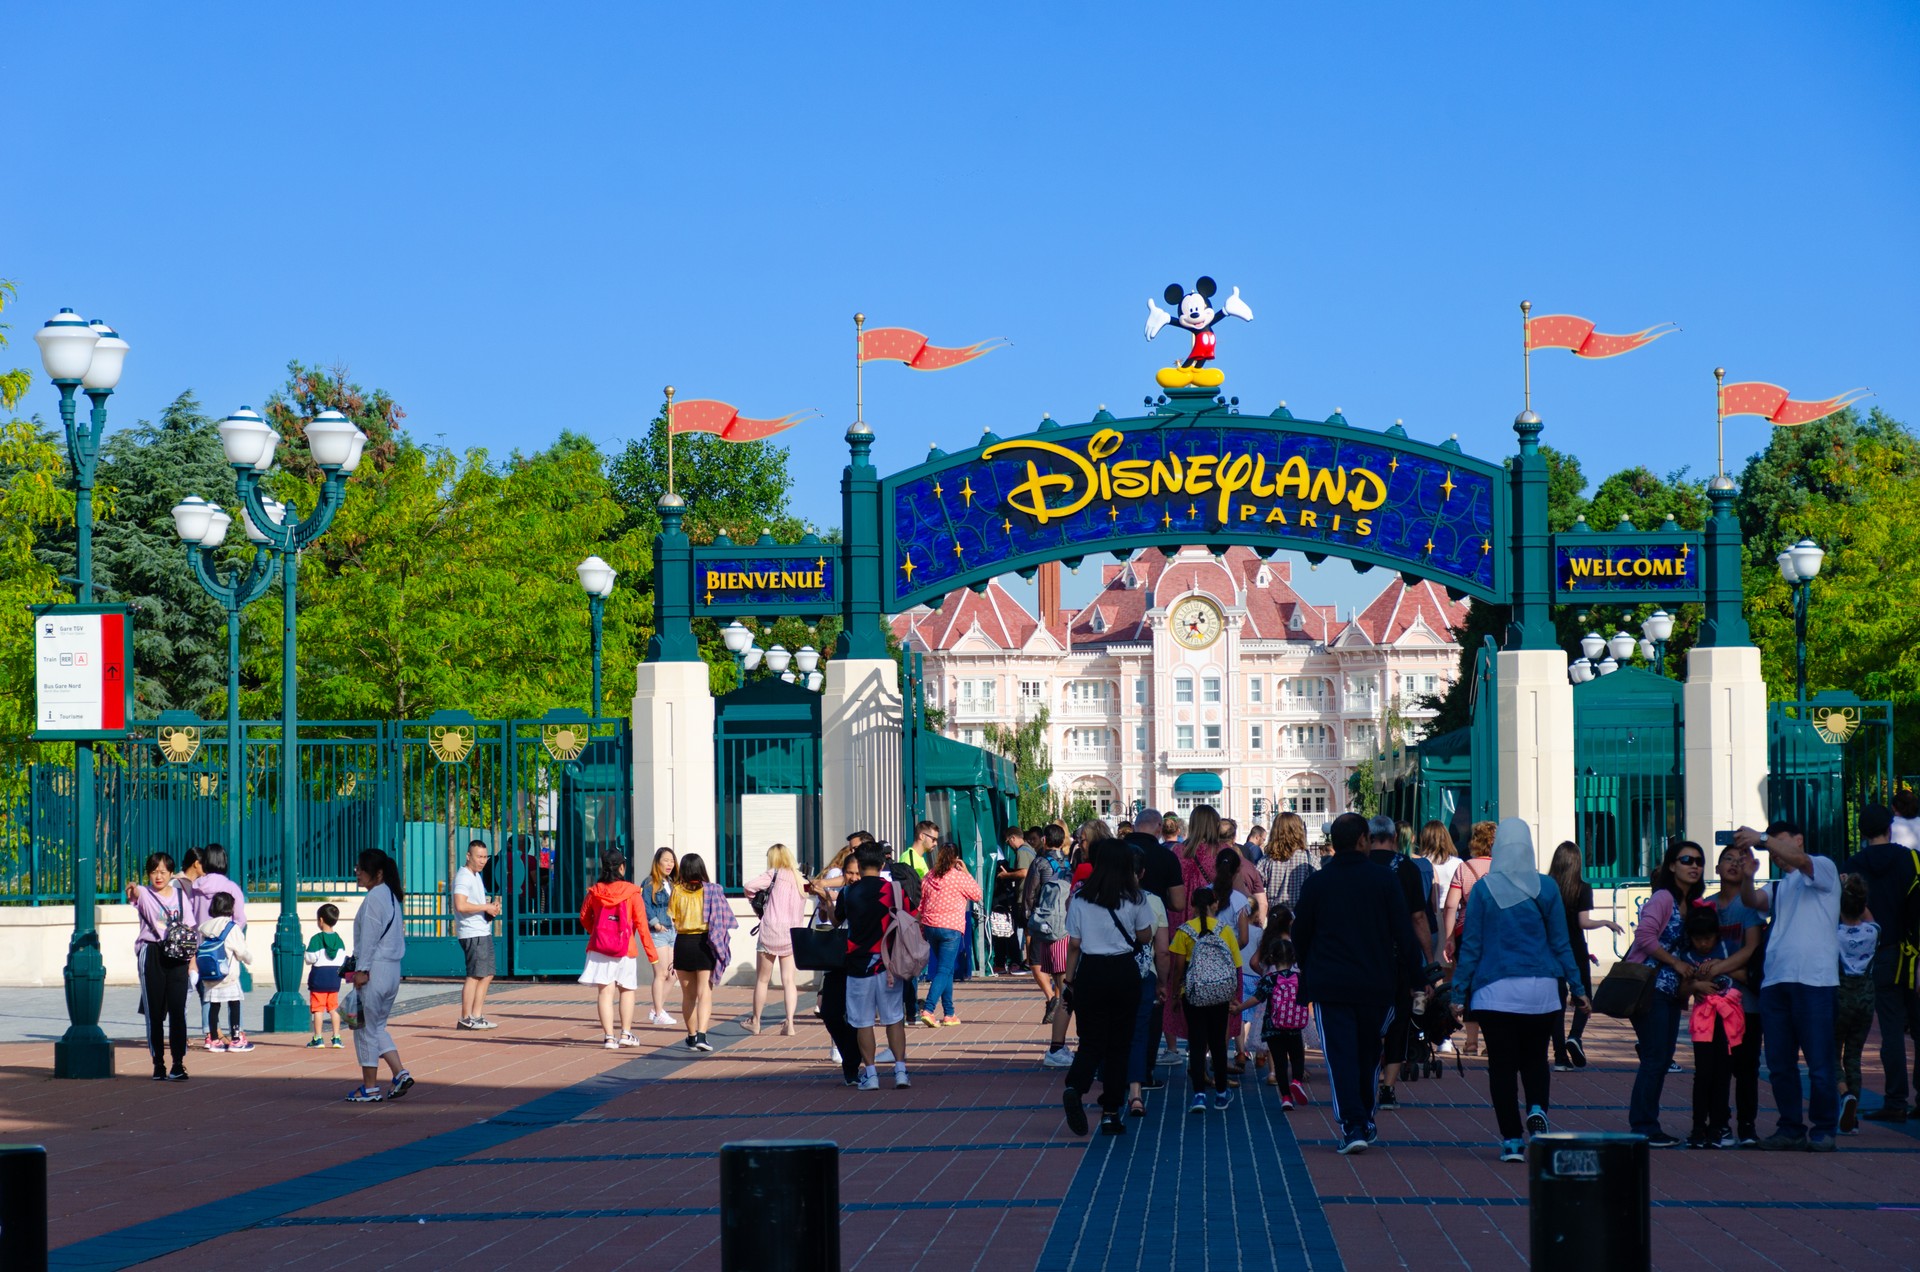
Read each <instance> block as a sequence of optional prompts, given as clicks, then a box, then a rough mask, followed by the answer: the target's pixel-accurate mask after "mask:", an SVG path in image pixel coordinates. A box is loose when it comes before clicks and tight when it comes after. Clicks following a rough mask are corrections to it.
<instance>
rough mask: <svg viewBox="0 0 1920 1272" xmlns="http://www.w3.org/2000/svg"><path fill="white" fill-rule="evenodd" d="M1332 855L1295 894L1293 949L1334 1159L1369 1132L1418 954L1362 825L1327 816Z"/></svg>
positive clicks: (1356, 1149) (1395, 890)
mask: <svg viewBox="0 0 1920 1272" xmlns="http://www.w3.org/2000/svg"><path fill="white" fill-rule="evenodd" d="M1329 838H1331V839H1332V841H1333V856H1332V857H1330V858H1329V859H1328V860H1327V864H1326V865H1325V866H1323V867H1321V868H1320V870H1318V871H1317V872H1315V874H1314V875H1313V877H1312V878H1310V879H1308V880H1307V882H1306V884H1305V885H1304V886H1303V887H1302V888H1301V889H1300V904H1299V905H1298V906H1297V907H1296V908H1295V910H1294V916H1293V946H1294V952H1295V954H1296V956H1297V957H1298V959H1299V964H1300V991H1299V992H1300V997H1301V999H1302V1000H1303V1001H1305V1002H1310V1003H1312V1004H1313V1009H1314V1013H1313V1014H1314V1020H1315V1022H1316V1024H1317V1025H1318V1026H1319V1030H1320V1049H1321V1052H1322V1053H1323V1054H1324V1055H1325V1056H1326V1057H1327V1070H1328V1072H1329V1075H1330V1076H1331V1078H1332V1080H1333V1115H1334V1117H1335V1118H1336V1119H1338V1121H1339V1123H1340V1144H1339V1151H1340V1152H1342V1153H1362V1152H1365V1151H1366V1149H1367V1145H1369V1144H1371V1143H1373V1142H1374V1140H1375V1139H1377V1138H1378V1137H1379V1132H1378V1131H1377V1130H1375V1128H1374V1124H1373V1110H1374V1090H1375V1084H1376V1083H1378V1082H1379V1080H1380V1052H1381V1047H1382V1041H1383V1039H1384V1037H1385V1035H1386V1032H1387V1026H1388V1025H1389V1024H1390V1023H1391V1022H1392V1020H1393V1003H1394V999H1395V997H1396V996H1397V995H1398V994H1399V992H1400V990H1401V988H1402V986H1412V985H1415V984H1418V983H1419V981H1420V977H1421V963H1420V947H1419V945H1418V944H1417V942H1416V941H1415V939H1414V934H1413V921H1412V919H1411V918H1409V917H1408V914H1407V904H1406V902H1405V900H1403V899H1402V897H1401V895H1400V888H1399V885H1398V884H1397V883H1396V882H1395V880H1394V877H1393V873H1392V872H1391V871H1390V870H1388V869H1387V868H1386V867H1384V866H1379V865H1375V864H1374V863H1373V862H1371V861H1369V860H1367V854H1366V846H1367V843H1366V838H1367V822H1366V819H1365V818H1363V817H1361V816H1359V815H1358V814H1355V813H1343V814H1341V815H1340V816H1339V817H1336V818H1335V819H1334V822H1333V826H1332V827H1331V829H1330V831H1329Z"/></svg>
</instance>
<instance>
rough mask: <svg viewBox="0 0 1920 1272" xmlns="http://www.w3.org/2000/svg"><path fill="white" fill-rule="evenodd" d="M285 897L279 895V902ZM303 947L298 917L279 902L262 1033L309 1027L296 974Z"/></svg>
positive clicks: (294, 910)
mask: <svg viewBox="0 0 1920 1272" xmlns="http://www.w3.org/2000/svg"><path fill="white" fill-rule="evenodd" d="M286 895H287V894H285V893H282V896H283V898H284V897H285V896H286ZM304 952H305V946H304V944H303V943H302V942H301V940H300V913H299V911H298V909H297V908H296V907H295V906H293V905H291V904H288V903H287V902H286V901H284V900H283V901H282V904H281V906H280V921H279V922H278V923H276V924H274V927H273V997H272V998H270V999H268V1000H267V1006H266V1011H265V1013H264V1015H263V1016H262V1019H261V1032H263V1033H305V1032H306V1031H307V1030H308V1029H309V1028H311V1027H312V1024H313V1013H312V1011H311V1010H309V1008H308V1005H307V1000H306V996H305V995H303V994H302V993H301V992H300V970H301V968H302V967H304V966H305V965H306V960H305V959H304V958H303V957H302V955H303V954H304Z"/></svg>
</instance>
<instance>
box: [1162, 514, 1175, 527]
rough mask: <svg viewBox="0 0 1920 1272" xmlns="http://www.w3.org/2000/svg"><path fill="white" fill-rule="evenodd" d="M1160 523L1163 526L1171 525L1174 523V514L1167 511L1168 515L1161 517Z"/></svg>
mask: <svg viewBox="0 0 1920 1272" xmlns="http://www.w3.org/2000/svg"><path fill="white" fill-rule="evenodd" d="M1160 524H1161V525H1163V526H1171V525H1172V524H1173V514H1172V513H1171V512H1169V513H1167V515H1165V516H1164V517H1162V518H1160Z"/></svg>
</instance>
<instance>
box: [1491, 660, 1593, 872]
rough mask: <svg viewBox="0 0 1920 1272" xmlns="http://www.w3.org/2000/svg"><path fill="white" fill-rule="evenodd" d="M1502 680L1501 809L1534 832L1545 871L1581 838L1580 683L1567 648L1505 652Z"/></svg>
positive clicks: (1498, 677)
mask: <svg viewBox="0 0 1920 1272" xmlns="http://www.w3.org/2000/svg"><path fill="white" fill-rule="evenodd" d="M1495 659H1496V661H1495V664H1494V677H1495V681H1494V683H1495V684H1496V685H1497V686H1498V689H1497V692H1498V694H1499V698H1500V710H1499V715H1498V721H1499V726H1500V746H1499V755H1500V764H1499V772H1500V815H1501V816H1502V817H1518V818H1520V819H1521V820H1522V821H1524V822H1526V823H1527V826H1528V828H1529V829H1531V830H1532V831H1533V851H1534V856H1535V857H1536V859H1537V860H1538V861H1539V866H1540V869H1541V870H1543V871H1544V870H1545V869H1546V868H1547V866H1548V865H1549V864H1550V863H1551V861H1552V859H1553V850H1554V849H1555V848H1556V847H1558V846H1559V845H1560V843H1561V842H1562V841H1563V840H1568V839H1572V838H1573V837H1574V833H1573V832H1574V781H1573V685H1572V684H1571V683H1570V682H1569V681H1568V680H1567V655H1566V651H1565V650H1560V649H1521V650H1502V651H1501V652H1500V653H1499V654H1497V655H1496V656H1495Z"/></svg>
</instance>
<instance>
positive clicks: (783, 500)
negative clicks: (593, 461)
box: [607, 405, 806, 543]
mask: <svg viewBox="0 0 1920 1272" xmlns="http://www.w3.org/2000/svg"><path fill="white" fill-rule="evenodd" d="M789 453H790V452H788V450H787V448H786V447H784V446H776V445H775V444H773V443H772V442H729V441H726V440H724V439H722V438H719V437H715V436H714V435H713V434H711V433H677V434H675V435H674V439H673V471H674V493H676V494H678V495H679V496H680V497H681V498H682V499H684V500H686V501H687V516H686V519H685V520H684V521H683V522H682V523H681V526H682V528H683V529H684V530H685V531H686V532H687V537H688V538H690V539H692V540H693V541H694V542H695V543H710V542H712V540H713V538H714V536H715V535H719V534H725V535H727V536H729V537H730V538H732V539H734V540H735V541H736V542H738V541H745V542H749V543H751V542H752V541H753V540H754V539H757V538H759V536H760V531H761V530H762V529H770V530H772V531H773V535H774V537H775V538H776V539H779V540H781V541H782V542H789V543H790V542H792V541H793V540H795V539H797V538H799V537H800V535H801V534H803V533H804V532H805V529H806V527H805V526H803V525H802V524H801V523H800V522H799V521H797V520H795V519H794V518H793V517H791V516H790V515H789V514H788V512H787V492H788V490H790V489H791V488H792V486H793V478H792V477H790V476H789V475H788V473H787V459H788V456H789ZM607 478H608V480H609V481H610V482H611V483H612V485H613V494H614V498H615V499H617V500H618V501H619V502H620V503H621V504H622V505H624V507H625V509H626V519H625V521H624V522H623V523H622V525H621V530H622V532H623V533H624V532H626V531H630V530H635V529H641V530H644V531H645V532H646V534H647V537H648V538H651V537H652V536H653V534H654V533H655V531H656V530H657V529H658V528H659V525H660V514H659V512H658V511H656V510H657V508H658V507H659V504H660V500H661V499H662V498H663V497H664V496H665V495H666V493H667V416H666V410H665V407H664V405H663V407H662V409H661V412H660V414H658V415H656V416H654V417H653V420H652V421H651V422H650V423H649V424H648V425H647V433H646V436H644V437H638V438H634V439H632V440H630V441H628V443H627V444H626V447H625V448H624V449H623V450H622V451H621V452H620V453H619V454H618V455H616V456H615V457H614V458H613V460H612V461H611V462H610V463H609V464H608V465H607Z"/></svg>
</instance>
